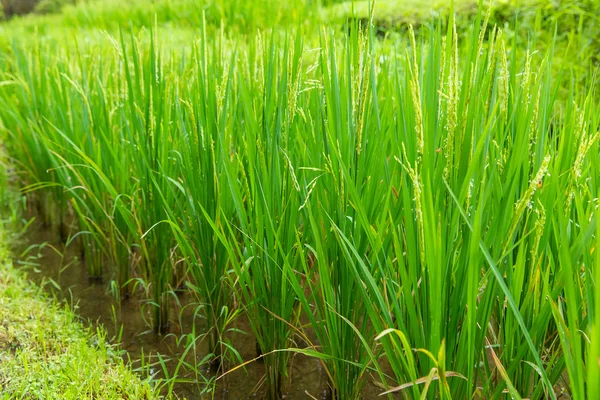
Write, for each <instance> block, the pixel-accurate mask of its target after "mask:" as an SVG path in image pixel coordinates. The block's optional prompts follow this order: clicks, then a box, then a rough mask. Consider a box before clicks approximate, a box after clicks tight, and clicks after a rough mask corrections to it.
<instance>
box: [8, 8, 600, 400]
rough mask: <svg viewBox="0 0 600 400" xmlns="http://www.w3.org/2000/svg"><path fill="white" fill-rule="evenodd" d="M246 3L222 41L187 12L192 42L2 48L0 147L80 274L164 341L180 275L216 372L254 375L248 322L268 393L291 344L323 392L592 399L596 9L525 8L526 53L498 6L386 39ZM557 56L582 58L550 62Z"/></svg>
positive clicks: (30, 43)
mask: <svg viewBox="0 0 600 400" xmlns="http://www.w3.org/2000/svg"><path fill="white" fill-rule="evenodd" d="M132 4H133V3H132ZM135 4H137V3H135ZM153 4H154V3H153ZM159 4H162V3H160V2H159V3H156V4H155V6H158V5H159ZM165 4H171V3H165ZM219 4H228V3H226V2H222V3H219ZM582 4H583V3H582ZM175 5H179V3H178V2H177V3H173V4H172V6H175ZM86 7H97V5H92V4H90V5H84V6H82V7H81V8H75V9H73V10H70V11H69V10H66V11H65V14H64V15H63V16H59V17H57V18H66V19H64V20H61V19H58V20H57V21H68V18H69V15H79V14H77V13H83V12H85V10H86V9H87V8H86ZM132 7H133V6H132ZM182 7H183V6H182ZM184 9H185V8H182V9H181V10H184ZM243 10H246V9H245V8H243ZM261 10H263V11H264V9H263V8H262V6H256V7H254V8H253V7H252V6H248V9H247V11H248V13H249V15H250V16H253V17H252V18H250V19H252V21H250V19H249V18H248V17H245V18H242V20H243V21H244V22H243V23H240V21H239V20H237V19H236V17H235V16H232V15H230V14H227V13H225V14H222V15H221V17H224V18H225V20H224V22H223V25H222V27H221V28H219V27H218V26H217V24H216V23H215V20H214V18H213V17H211V16H210V12H209V11H205V12H204V14H203V13H199V14H198V15H196V17H195V18H197V24H198V27H197V31H196V30H193V31H192V30H190V31H187V33H183V35H184V36H182V37H184V38H189V40H188V41H186V40H183V41H179V40H178V39H177V38H176V39H173V38H172V37H169V36H168V35H167V33H168V32H169V25H168V23H169V22H168V21H167V22H166V21H165V20H159V19H158V17H157V18H156V20H155V21H156V22H154V23H153V22H151V21H152V18H149V13H150V12H153V11H152V10H151V11H149V12H148V13H143V14H138V13H137V12H134V11H127V12H124V14H123V17H122V18H121V21H125V20H127V19H131V20H132V24H131V25H132V26H131V27H130V28H127V29H125V28H123V29H121V30H120V31H111V32H109V33H106V34H102V35H100V34H96V35H92V36H91V37H90V39H89V40H80V41H77V42H76V43H73V44H72V45H65V44H64V43H63V42H62V41H61V38H62V37H64V36H62V35H64V34H65V32H69V29H68V28H64V29H65V32H63V33H60V32H59V31H57V32H51V31H48V32H46V33H40V34H37V35H32V37H31V40H27V41H23V40H18V39H15V40H14V41H13V43H12V44H10V45H9V47H6V50H5V51H4V53H3V57H2V58H1V59H0V65H2V66H3V67H4V68H2V71H3V72H1V74H2V75H0V82H2V83H1V84H0V131H1V132H2V133H3V135H4V136H5V139H4V140H5V142H6V147H7V153H8V154H10V156H11V157H12V159H13V163H14V164H15V165H17V169H18V171H19V173H20V179H21V182H22V183H23V185H24V189H23V192H24V193H26V194H27V195H28V196H29V197H30V200H31V201H37V202H38V203H39V204H40V206H39V208H40V212H41V213H42V215H44V216H45V217H46V218H47V220H48V223H60V222H61V220H62V219H63V218H65V216H68V215H75V216H76V217H77V220H78V224H79V229H80V231H81V233H80V235H81V237H82V238H85V239H84V240H85V244H86V246H85V247H86V250H87V251H88V253H89V254H88V253H86V261H87V262H88V267H89V275H90V276H96V275H99V274H102V275H103V276H104V277H105V278H106V279H114V280H115V282H116V284H117V285H118V286H119V287H121V288H122V290H121V293H122V294H126V293H128V291H130V290H133V288H135V287H138V288H139V287H143V289H144V290H145V291H146V296H147V298H148V306H149V307H152V308H153V309H154V311H155V313H154V318H153V321H152V324H153V326H154V328H155V329H156V330H157V331H161V332H165V331H167V329H168V323H169V319H170V318H171V317H170V316H169V309H168V304H169V301H168V299H169V298H170V296H172V292H173V291H174V290H175V289H176V288H177V287H179V286H180V285H182V284H185V285H186V286H187V287H188V288H189V289H190V290H191V291H192V292H193V293H194V295H195V296H196V299H197V302H198V305H199V307H200V309H201V310H202V311H203V314H204V316H205V317H206V319H207V321H208V325H209V327H208V328H207V331H206V332H204V333H199V334H200V335H204V334H206V335H209V337H210V340H211V348H212V349H213V350H212V353H213V354H212V356H213V357H215V358H216V359H217V360H219V361H220V360H221V358H229V359H230V361H232V362H233V363H242V362H245V361H248V360H241V359H239V354H238V353H237V352H236V351H235V343H230V342H229V341H228V339H227V333H228V332H229V331H230V329H231V328H230V323H231V321H232V320H233V319H235V318H236V317H238V316H239V315H242V314H246V316H247V318H248V319H249V321H250V324H251V330H252V334H253V336H254V337H255V338H256V341H257V349H258V350H259V351H258V353H259V354H258V355H257V356H259V357H260V359H261V360H262V361H263V362H264V363H265V369H266V393H267V397H268V398H269V399H276V398H280V397H281V396H282V394H284V393H285V387H286V385H287V384H289V373H288V372H289V371H288V367H289V363H290V360H291V357H292V355H293V354H294V353H302V354H307V355H309V356H313V357H316V358H318V359H319V360H320V361H321V363H322V365H323V369H324V371H325V372H326V374H327V376H328V378H329V385H330V388H331V394H332V396H333V398H336V399H358V398H360V396H361V393H362V391H363V388H364V386H365V384H366V382H367V381H369V380H370V381H373V382H375V383H376V384H377V385H378V386H380V387H381V392H387V393H388V397H389V398H393V396H394V393H396V392H402V393H403V394H404V395H405V396H407V397H408V398H434V397H435V398H444V399H446V398H457V399H463V398H470V397H474V396H479V397H482V398H506V397H507V396H510V397H512V398H524V397H527V398H532V399H543V398H555V397H558V395H557V393H555V392H559V391H560V390H561V388H563V387H564V388H565V390H566V391H568V393H569V395H570V396H571V397H572V398H574V399H586V398H587V399H592V398H595V396H596V395H597V394H598V393H600V392H599V390H600V388H599V387H598V385H597V382H598V379H597V378H598V376H599V374H600V365H598V363H597V362H596V361H597V360H598V359H599V357H600V350H599V349H600V343H599V341H600V339H599V335H598V334H597V332H598V318H597V315H599V312H600V311H599V308H598V303H599V301H598V299H597V295H596V293H597V292H598V288H597V282H598V279H599V274H600V256H599V254H598V253H599V252H598V250H597V249H598V240H599V239H598V238H599V237H600V236H599V235H598V230H599V229H600V228H599V226H598V225H599V224H598V216H599V211H598V207H599V203H598V197H599V194H600V189H599V187H598V184H599V182H598V179H599V177H600V164H599V162H598V159H599V158H598V155H599V154H600V147H599V146H600V144H599V128H600V120H599V117H598V115H600V109H599V106H598V93H597V92H596V90H595V87H596V85H595V83H596V82H597V70H596V68H595V66H594V60H593V57H594V53H593V51H592V50H591V49H592V48H593V46H594V45H593V43H594V40H595V39H594V36H593V35H592V33H591V31H590V30H589V29H592V28H590V27H591V26H592V25H586V24H584V22H585V21H587V17H588V16H587V14H586V12H587V11H581V14H577V12H576V11H574V10H573V9H568V10H570V11H569V13H572V15H570V16H568V17H565V18H567V19H569V21H571V22H572V20H573V19H571V18H574V20H576V21H579V27H578V28H573V29H572V30H571V31H570V33H568V34H563V33H562V32H560V33H557V34H554V33H553V31H552V30H551V28H550V27H549V25H548V24H543V23H542V22H540V21H539V18H538V17H534V18H533V21H534V22H533V25H526V26H527V27H529V28H531V27H532V26H533V27H536V29H539V30H540V31H542V30H543V29H546V30H545V31H544V32H545V33H544V35H543V36H542V38H541V39H540V40H537V39H534V38H531V39H530V40H522V39H519V37H518V35H517V34H515V32H519V28H518V26H519V25H518V21H519V20H517V23H516V24H513V23H510V24H507V25H504V26H495V25H492V24H491V22H492V21H494V18H495V16H494V14H493V13H490V14H487V15H486V14H484V13H477V14H476V15H475V17H474V20H472V21H470V22H465V20H460V19H458V17H457V20H455V19H454V17H453V16H452V15H450V17H449V19H442V20H438V21H433V22H431V23H428V24H424V25H422V26H421V27H420V29H419V30H418V32H417V33H416V34H415V33H414V32H413V29H412V28H410V27H407V26H404V29H403V30H402V31H401V32H400V33H398V34H389V35H387V36H386V37H384V38H382V37H379V36H377V34H378V31H376V30H375V29H374V28H372V27H364V26H363V27H361V26H359V23H358V22H356V21H354V22H351V23H349V24H348V25H347V26H346V27H345V28H344V29H339V26H337V25H333V26H327V24H325V25H322V24H319V23H311V24H306V25H305V24H300V23H298V21H297V20H292V21H291V22H290V21H287V22H286V21H283V20H269V21H266V22H265V21H264V20H261V17H259V13H260V12H262V11H261ZM278 10H280V11H281V12H284V11H285V8H279V9H278ZM562 10H567V8H565V9H562ZM117 11H118V10H116V9H107V11H106V12H108V13H110V12H117ZM230 11H231V10H230ZM565 12H566V11H565ZM69 13H71V14H69ZM254 13H257V14H254ZM275 14H276V15H277V13H275ZM555 14H556V21H559V22H560V23H563V22H564V21H565V20H564V19H562V18H561V17H560V16H559V15H558V14H559V12H555ZM103 15H104V14H102V13H98V14H96V13H93V15H92V16H93V17H94V18H100V20H99V21H100V22H93V23H91V24H90V25H94V26H99V27H102V28H105V27H106V26H105V25H102V23H103V21H104V23H112V22H110V21H112V20H111V19H110V18H107V17H104V16H103ZM165 15H168V13H166V12H164V13H163V12H162V11H161V14H160V18H167V17H165ZM203 15H205V16H206V17H204V16H203ZM537 15H538V16H539V15H541V14H537ZM138 17H139V18H140V19H139V20H138V19H136V18H138ZM144 18H146V19H144ZM148 18H149V19H148ZM181 18H182V17H180V16H179V17H174V20H175V21H176V20H179V19H181ZM536 18H537V19H536ZM35 21H36V20H32V21H29V22H27V23H28V24H33V23H34V22H35ZM39 21H40V22H39V23H40V24H41V25H42V26H43V24H44V23H45V22H44V21H45V20H39ZM78 21H83V20H78ZM136 21H137V22H136ZM524 21H529V22H527V23H531V21H532V19H527V18H526V17H524ZM535 21H537V23H536V22H535ZM569 21H567V22H569ZM250 22H251V23H252V24H254V23H256V24H257V25H255V26H252V27H249V26H247V25H244V24H245V23H250ZM496 22H497V21H496ZM23 23H24V24H25V22H23ZM228 23H231V25H228ZM65 24H66V25H68V23H67V22H65ZM118 24H119V22H116V25H118ZM274 24H281V26H282V27H281V28H277V29H270V30H269V29H267V30H264V29H258V30H256V28H258V27H262V28H264V27H265V26H267V27H268V26H272V25H274ZM121 25H123V24H121ZM139 25H143V26H146V29H142V30H138V29H137V27H138V26H139ZM230 26H231V29H229V27H230ZM556 26H559V25H556ZM316 27H318V29H316ZM88 28H90V27H88ZM548 29H550V31H548ZM175 32H178V31H177V30H175ZM538 44H539V47H537V45H538ZM565 49H569V50H568V51H567V50H565ZM570 49H576V50H577V51H576V53H577V57H579V58H578V59H577V60H583V61H581V62H579V63H578V65H575V63H573V64H567V65H566V66H563V67H559V65H560V60H562V59H563V57H568V55H569V54H571V53H569V51H573V50H570ZM105 265H108V266H109V267H108V268H103V267H102V266H105ZM133 282H141V283H143V284H142V285H134V284H133ZM565 373H566V375H568V379H567V380H565V379H563V375H565Z"/></svg>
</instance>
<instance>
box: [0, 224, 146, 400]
mask: <svg viewBox="0 0 600 400" xmlns="http://www.w3.org/2000/svg"><path fill="white" fill-rule="evenodd" d="M1 240H3V235H2V232H1V231H0V241H1ZM0 365H2V368H1V369H0V399H15V398H25V399H58V398H60V399H154V398H157V397H158V396H157V394H156V392H155V390H154V389H153V388H152V386H151V385H150V383H149V382H148V381H142V380H140V378H139V377H138V376H137V375H136V374H135V373H133V372H132V371H131V369H130V368H129V367H128V366H127V365H125V363H124V362H123V360H122V359H121V357H120V356H119V353H118V351H116V350H115V349H114V348H113V347H112V346H111V345H109V344H107V343H106V341H105V333H104V331H103V330H102V329H98V330H96V331H92V330H90V329H87V328H84V326H83V325H82V324H80V323H79V322H78V321H77V316H76V315H75V314H74V313H73V312H72V311H71V310H69V309H66V308H62V307H61V306H60V305H58V304H57V303H56V302H53V301H50V300H49V299H48V298H47V297H46V296H45V295H44V292H43V291H42V290H41V289H40V288H39V287H37V286H35V285H33V284H32V283H30V282H28V281H27V279H26V276H25V274H24V273H22V272H21V271H18V270H17V269H15V268H14V267H13V266H12V263H11V261H10V257H9V255H8V252H7V250H6V249H5V248H4V247H3V246H2V242H0Z"/></svg>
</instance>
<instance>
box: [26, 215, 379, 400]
mask: <svg viewBox="0 0 600 400" xmlns="http://www.w3.org/2000/svg"><path fill="white" fill-rule="evenodd" d="M26 236H27V238H26V240H25V241H24V242H22V243H20V244H19V245H18V246H17V248H16V250H15V258H16V260H15V262H16V263H17V264H20V265H21V266H22V267H23V268H25V269H27V270H28V271H29V277H30V278H31V279H32V280H33V281H35V282H36V283H38V284H40V285H43V286H44V287H45V288H46V290H48V291H50V292H51V293H52V294H53V295H54V296H56V297H57V298H58V299H59V300H61V301H64V302H66V303H68V304H69V305H70V306H71V307H74V308H75V309H76V311H77V313H78V315H80V316H81V318H82V319H83V320H84V321H85V322H89V323H91V324H95V325H98V324H101V325H103V326H104V327H105V329H106V330H107V332H108V338H107V339H108V340H109V341H110V342H111V343H114V344H118V345H119V348H120V349H122V350H125V351H126V354H124V355H123V357H124V358H125V359H126V360H130V361H131V362H132V365H133V367H134V368H141V367H142V362H141V361H140V360H141V359H144V360H145V361H144V363H143V365H144V371H145V372H149V373H150V374H152V375H156V377H158V378H162V377H164V376H165V371H164V370H163V365H162V364H161V362H160V361H159V356H158V355H159V354H160V359H162V360H163V362H164V366H165V367H166V373H167V374H168V375H169V376H173V374H174V371H175V370H176V369H177V366H178V364H179V361H180V360H181V358H182V356H183V355H184V353H185V342H186V341H185V340H181V341H180V340H179V339H180V338H181V337H182V335H185V334H189V333H190V332H192V331H193V330H194V329H195V332H197V333H200V334H202V333H203V332H206V330H207V327H206V324H205V321H204V320H203V318H202V316H201V314H202V312H201V311H200V312H196V310H197V308H198V304H197V303H196V300H195V299H194V298H193V296H192V294H191V293H188V292H185V291H183V292H182V293H178V294H177V300H175V299H174V300H173V302H172V307H171V327H170V332H169V334H167V335H158V334H156V333H155V332H154V331H153V330H152V328H151V326H150V324H149V321H150V318H151V317H150V314H151V311H152V310H151V307H149V306H148V305H147V300H145V299H144V297H143V296H141V295H140V294H139V293H134V294H133V295H132V296H131V297H130V298H128V299H125V300H123V301H121V302H118V301H116V299H115V297H114V296H113V295H111V288H110V281H111V277H110V275H109V276H108V277H106V276H105V279H104V280H103V282H98V281H97V280H96V281H95V280H93V279H92V280H90V279H89V277H88V273H87V268H86V265H85V262H84V261H83V260H82V258H81V245H80V244H79V243H78V241H73V242H72V243H71V244H70V245H69V246H68V247H65V245H64V243H62V241H61V240H60V235H59V234H57V232H56V229H49V228H47V227H44V226H43V225H42V224H41V223H34V224H32V226H31V227H30V229H29V231H28V233H27V235H26ZM108 274H109V273H108ZM108 274H107V273H105V275H108ZM144 305H146V306H144ZM230 328H233V329H232V330H231V332H230V333H229V334H228V339H229V342H230V343H232V344H233V346H234V347H235V349H236V350H237V351H238V352H239V354H240V356H241V358H242V360H244V362H246V361H249V360H252V359H254V358H255V357H256V342H255V339H254V337H253V335H252V332H251V329H250V324H249V323H248V320H247V318H246V317H245V316H243V315H242V316H241V317H239V318H237V320H236V321H235V322H234V323H233V325H232V326H231V327H230ZM309 336H310V335H309ZM311 340H312V338H311ZM178 342H181V343H178ZM297 347H305V344H304V343H297ZM194 353H195V354H194ZM208 353H209V351H208V338H205V339H201V340H198V342H197V343H196V349H195V352H194V351H193V350H191V351H188V352H187V355H186V356H185V358H184V361H185V363H189V365H192V366H196V365H198V364H202V363H201V361H202V360H203V358H204V357H205V356H206V355H207V354H208ZM235 366H236V364H234V363H232V362H231V361H230V362H228V363H227V364H226V365H225V368H226V369H227V368H234V367H235ZM194 368H195V367H194ZM197 368H198V371H197V372H198V373H199V374H202V377H200V376H197V374H196V373H195V372H194V371H193V370H192V369H190V368H187V367H185V365H183V366H180V368H179V369H178V380H177V381H176V382H175V383H174V386H173V393H174V394H175V395H176V396H177V397H179V398H187V399H210V398H213V396H214V398H215V399H224V400H225V399H227V400H237V399H254V398H256V399H260V398H263V397H264V392H265V388H264V384H263V383H264V373H265V368H264V365H263V364H262V363H260V362H256V361H255V362H251V363H249V364H247V365H246V366H245V367H244V368H239V369H237V370H235V371H232V372H231V373H229V374H227V375H225V376H224V377H223V378H221V379H219V380H218V381H217V384H216V389H215V392H214V393H203V390H204V389H205V388H206V381H205V380H209V379H211V378H213V379H214V378H215V377H216V376H215V372H214V370H211V368H210V365H209V364H208V363H203V364H202V365H199V366H198V367H197ZM289 372H290V376H289V378H288V383H287V385H286V391H287V393H286V394H285V399H290V400H295V399H318V400H328V398H329V396H330V395H329V391H328V384H327V375H326V373H325V371H324V369H323V367H322V365H321V364H320V362H319V361H318V360H317V359H315V358H310V357H307V356H304V355H301V354H295V355H293V356H292V360H291V364H290V367H289ZM380 392H381V389H379V388H377V387H376V386H375V385H374V384H373V383H372V379H369V382H368V383H367V385H366V387H365V389H364V393H363V397H362V398H363V399H374V398H377V397H378V394H379V393H380Z"/></svg>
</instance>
